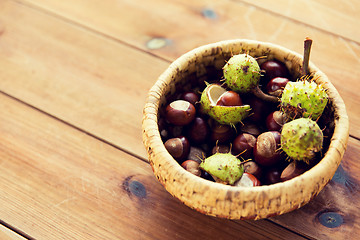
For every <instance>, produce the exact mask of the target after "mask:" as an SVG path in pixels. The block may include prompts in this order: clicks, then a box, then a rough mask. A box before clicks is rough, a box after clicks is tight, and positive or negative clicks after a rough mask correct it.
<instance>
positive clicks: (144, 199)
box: [0, 94, 304, 239]
mask: <svg viewBox="0 0 360 240" xmlns="http://www.w3.org/2000/svg"><path fill="white" fill-rule="evenodd" d="M0 108H1V109H2V114H1V115H0V133H1V134H0V173H1V174H0V206H1V208H0V216H1V220H2V221H4V222H6V223H8V224H9V225H11V226H14V227H15V228H17V229H20V230H21V231H23V232H26V233H27V234H28V235H29V236H31V237H33V238H35V239H115V238H116V239H199V237H201V238H204V239H239V238H241V239H264V238H269V239H304V238H303V237H301V236H299V235H297V234H294V233H292V232H291V231H288V230H286V229H284V228H282V227H279V226H277V225H275V224H273V223H271V222H268V221H265V220H263V221H256V222H254V221H239V222H234V221H230V220H226V219H218V218H213V217H208V216H205V215H202V214H200V213H197V212H195V211H193V210H191V209H190V208H188V207H186V206H185V205H183V204H182V203H180V202H179V201H177V200H175V199H174V198H173V197H172V196H170V194H168V193H167V192H166V191H165V190H164V188H163V187H162V186H161V184H159V183H158V182H157V180H156V178H155V177H154V176H153V174H152V171H151V167H150V166H149V165H148V164H147V163H145V162H144V161H141V160H139V159H137V158H135V157H132V156H130V155H129V154H126V153H124V152H122V151H120V150H118V149H116V148H114V147H112V146H110V145H108V144H106V143H104V142H102V141H99V140H97V139H94V138H93V137H91V136H89V135H88V134H86V133H83V132H81V131H78V130H76V129H74V128H72V127H70V126H68V125H67V124H64V123H63V122H61V121H57V120H56V119H53V118H51V117H49V116H48V115H46V114H43V113H41V112H39V111H36V110H34V109H32V108H30V107H28V106H26V105H24V104H22V103H19V102H18V101H15V100H13V99H11V98H9V97H6V96H4V95H2V94H0Z"/></svg>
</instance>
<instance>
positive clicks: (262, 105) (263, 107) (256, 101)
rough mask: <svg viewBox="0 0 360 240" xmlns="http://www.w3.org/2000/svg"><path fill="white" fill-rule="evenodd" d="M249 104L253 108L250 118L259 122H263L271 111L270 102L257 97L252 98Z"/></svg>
mask: <svg viewBox="0 0 360 240" xmlns="http://www.w3.org/2000/svg"><path fill="white" fill-rule="evenodd" d="M248 104H249V105H250V107H251V109H252V110H251V113H250V115H249V117H248V120H250V121H251V122H255V123H257V124H259V123H263V121H264V119H265V117H266V116H267V114H268V113H269V109H270V106H269V105H270V104H269V103H267V102H264V101H263V100H261V99H260V98H256V97H253V98H250V99H249V102H248Z"/></svg>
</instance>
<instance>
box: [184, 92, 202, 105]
mask: <svg viewBox="0 0 360 240" xmlns="http://www.w3.org/2000/svg"><path fill="white" fill-rule="evenodd" d="M180 99H181V100H185V101H188V102H189V103H191V104H192V105H194V106H195V105H196V104H197V102H199V100H200V96H199V95H198V94H196V93H195V92H193V91H187V92H184V93H182V94H181V95H180Z"/></svg>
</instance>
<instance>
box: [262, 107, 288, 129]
mask: <svg viewBox="0 0 360 240" xmlns="http://www.w3.org/2000/svg"><path fill="white" fill-rule="evenodd" d="M285 122H286V120H285V115H284V113H283V112H282V111H279V110H277V111H274V112H272V113H270V114H269V115H268V116H267V117H266V128H267V129H268V130H269V131H280V129H281V128H282V126H283V125H284V124H285Z"/></svg>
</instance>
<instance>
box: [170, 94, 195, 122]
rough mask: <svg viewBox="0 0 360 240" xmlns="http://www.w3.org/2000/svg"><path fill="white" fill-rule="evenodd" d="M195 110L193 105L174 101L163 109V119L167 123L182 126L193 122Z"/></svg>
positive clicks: (182, 101)
mask: <svg viewBox="0 0 360 240" xmlns="http://www.w3.org/2000/svg"><path fill="white" fill-rule="evenodd" d="M195 116H196V110H195V107H194V105H193V104H191V103H190V102H188V101H185V100H175V101H173V102H171V103H170V104H169V105H168V106H167V107H166V109H165V118H166V120H167V121H168V122H170V123H172V124H174V125H177V126H184V125H187V124H189V123H190V122H191V121H192V120H194V118H195Z"/></svg>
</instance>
